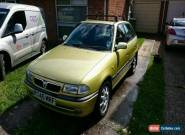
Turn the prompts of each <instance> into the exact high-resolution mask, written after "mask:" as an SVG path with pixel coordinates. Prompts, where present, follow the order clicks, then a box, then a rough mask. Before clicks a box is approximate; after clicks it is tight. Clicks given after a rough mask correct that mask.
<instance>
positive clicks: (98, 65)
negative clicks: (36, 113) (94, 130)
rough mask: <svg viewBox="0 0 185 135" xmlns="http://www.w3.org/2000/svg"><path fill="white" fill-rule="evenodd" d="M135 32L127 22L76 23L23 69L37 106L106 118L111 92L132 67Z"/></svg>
mask: <svg viewBox="0 0 185 135" xmlns="http://www.w3.org/2000/svg"><path fill="white" fill-rule="evenodd" d="M137 54H138V46H137V36H136V34H135V32H134V30H133V28H132V26H131V25H130V23H128V22H126V21H117V22H113V21H97V20H87V21H83V22H81V24H80V25H79V26H77V27H76V28H75V29H74V30H73V31H72V33H71V34H70V35H69V36H68V37H67V39H66V40H65V41H64V43H63V44H61V45H58V46H57V47H55V48H54V49H52V50H50V51H49V52H47V53H45V54H44V55H42V56H40V57H39V58H38V59H36V60H35V61H33V62H32V63H31V64H30V65H29V66H28V69H27V73H26V79H25V84H26V86H27V87H28V89H29V92H30V95H31V97H33V98H34V99H36V100H37V101H38V102H39V103H40V104H42V105H44V106H46V107H47V108H49V109H52V110H54V111H57V112H60V113H64V114H66V115H71V116H78V117H84V116H87V115H89V114H91V113H92V112H94V113H95V114H96V115H97V116H99V117H103V116H105V114H106V112H107V110H108V107H109V101H110V95H111V94H110V92H111V90H112V89H113V88H114V87H115V86H116V85H117V84H118V82H119V81H120V80H121V79H122V78H123V77H124V76H125V74H126V73H127V72H130V73H132V74H133V73H134V72H135V69H136V65H137Z"/></svg>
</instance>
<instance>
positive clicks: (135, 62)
mask: <svg viewBox="0 0 185 135" xmlns="http://www.w3.org/2000/svg"><path fill="white" fill-rule="evenodd" d="M136 66H137V55H136V56H135V57H134V58H133V60H132V63H131V67H130V70H129V75H133V74H134V73H135V72H136Z"/></svg>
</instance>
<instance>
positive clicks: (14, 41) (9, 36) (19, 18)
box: [3, 11, 31, 63]
mask: <svg viewBox="0 0 185 135" xmlns="http://www.w3.org/2000/svg"><path fill="white" fill-rule="evenodd" d="M15 24H21V25H22V26H23V31H22V32H20V33H13V31H14V26H15ZM3 40H4V41H5V42H6V43H7V44H8V45H10V46H11V48H12V50H13V56H14V60H15V61H14V62H15V63H16V62H17V61H20V60H21V59H24V57H25V56H26V55H28V54H30V53H31V45H30V42H31V41H30V33H29V30H27V22H26V17H25V12H24V11H17V12H15V13H14V14H13V15H12V16H11V18H10V20H9V21H8V23H7V27H6V29H5V31H4V36H3Z"/></svg>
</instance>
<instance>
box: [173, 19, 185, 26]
mask: <svg viewBox="0 0 185 135" xmlns="http://www.w3.org/2000/svg"><path fill="white" fill-rule="evenodd" d="M173 26H185V19H182V20H173Z"/></svg>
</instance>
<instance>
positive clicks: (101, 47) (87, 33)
mask: <svg viewBox="0 0 185 135" xmlns="http://www.w3.org/2000/svg"><path fill="white" fill-rule="evenodd" d="M112 37H113V26H112V25H108V24H95V23H82V24H80V25H79V26H78V27H77V28H76V29H75V30H74V31H73V32H72V33H71V34H70V36H69V37H68V38H67V40H66V41H65V42H64V45H68V46H74V47H78V48H84V49H92V50H97V51H110V50H111V48H112Z"/></svg>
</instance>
